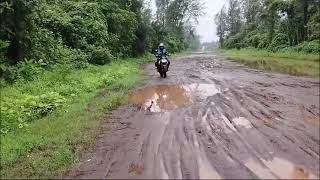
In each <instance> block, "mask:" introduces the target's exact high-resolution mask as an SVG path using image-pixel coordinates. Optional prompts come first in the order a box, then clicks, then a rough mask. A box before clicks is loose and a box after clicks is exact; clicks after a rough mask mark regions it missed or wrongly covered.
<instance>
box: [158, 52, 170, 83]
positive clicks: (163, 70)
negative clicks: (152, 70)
mask: <svg viewBox="0 0 320 180" xmlns="http://www.w3.org/2000/svg"><path fill="white" fill-rule="evenodd" d="M158 63H159V64H158V72H159V73H160V76H161V77H162V78H166V77H167V72H168V64H169V62H168V59H167V57H165V56H162V57H161V58H160V59H159V61H158Z"/></svg>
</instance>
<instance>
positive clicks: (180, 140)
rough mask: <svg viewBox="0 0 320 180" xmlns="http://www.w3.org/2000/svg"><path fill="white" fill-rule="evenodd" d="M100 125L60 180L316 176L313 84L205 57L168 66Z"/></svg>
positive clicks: (316, 112)
mask: <svg viewBox="0 0 320 180" xmlns="http://www.w3.org/2000/svg"><path fill="white" fill-rule="evenodd" d="M171 64H172V65H171V66H170V67H171V70H170V71H169V72H168V78H167V79H161V78H160V77H159V76H158V74H157V73H156V71H155V68H154V67H153V65H152V64H149V65H146V66H144V70H145V72H146V74H147V76H148V77H149V81H148V83H147V85H146V86H145V87H141V88H139V89H138V90H137V91H135V92H133V93H132V94H131V95H130V98H129V99H130V102H131V104H130V105H128V106H126V107H122V108H120V109H118V110H117V111H115V112H114V114H113V116H112V118H111V120H110V119H109V120H106V122H105V123H104V124H103V127H102V128H103V133H102V134H101V135H100V136H99V137H98V140H97V145H96V148H95V150H94V152H91V153H88V154H86V155H85V157H83V162H82V163H81V164H80V165H79V166H78V167H76V168H75V169H74V170H72V171H71V172H70V173H69V174H68V176H66V177H67V178H70V177H71V178H110V179H111V178H122V179H124V178H157V179H159V178H161V179H162V178H171V179H172V178H180V179H181V178H195V179H198V178H205V179H209V178H210V179H213V178H246V179H248V178H263V179H266V178H268V179H272V178H275V179H277V178H281V179H288V178H289V179H292V178H296V179H303V178H309V179H314V178H319V154H320V152H319V151H320V150H319V148H320V142H319V116H320V112H319V80H318V79H310V78H302V77H293V76H288V75H281V74H276V73H265V72H262V71H258V70H253V69H249V68H246V67H244V66H242V65H239V64H237V63H234V62H230V61H226V60H223V59H222V58H220V57H217V56H214V55H205V54H200V55H190V56H187V57H181V58H179V59H177V60H174V61H172V63H171Z"/></svg>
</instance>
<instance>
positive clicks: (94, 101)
mask: <svg viewBox="0 0 320 180" xmlns="http://www.w3.org/2000/svg"><path fill="white" fill-rule="evenodd" d="M150 58H151V57H145V58H141V59H127V60H121V61H120V60H119V61H114V62H111V63H110V64H109V65H105V66H89V67H88V68H86V69H82V70H73V71H69V70H66V69H64V70H60V69H59V70H57V71H54V72H45V73H44V74H42V75H41V76H39V78H38V79H37V80H34V81H32V82H23V81H22V82H17V83H15V84H14V85H12V86H7V87H4V88H3V89H2V90H1V93H2V97H1V98H2V103H1V118H2V121H1V126H2V130H3V129H6V132H2V135H1V177H2V178H9V177H11V178H12V177H33V178H36V177H38V178H40V177H55V176H57V175H58V173H61V172H63V171H65V170H66V169H67V168H68V167H69V166H70V165H72V164H73V163H75V162H77V160H78V157H79V154H80V152H83V151H84V150H87V149H88V148H90V146H91V145H92V143H93V142H94V138H95V135H97V133H99V124H100V123H101V120H103V118H104V117H105V115H106V114H108V113H110V111H111V110H113V109H114V108H116V107H118V106H119V105H121V104H123V103H125V102H126V100H127V96H128V92H129V90H130V89H132V88H133V87H135V86H136V85H138V84H139V83H141V80H142V78H143V76H142V74H141V72H140V69H139V65H140V64H141V63H143V62H146V61H147V60H148V59H149V60H150ZM144 60H145V61H144Z"/></svg>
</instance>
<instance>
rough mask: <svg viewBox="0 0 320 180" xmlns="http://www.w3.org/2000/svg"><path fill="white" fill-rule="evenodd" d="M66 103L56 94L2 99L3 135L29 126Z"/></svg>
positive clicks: (25, 95)
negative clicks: (29, 123)
mask: <svg viewBox="0 0 320 180" xmlns="http://www.w3.org/2000/svg"><path fill="white" fill-rule="evenodd" d="M65 102H66V99H65V98H64V97H63V96H61V95H59V94H58V93H55V92H50V93H45V94H41V95H29V94H23V95H22V96H19V97H14V96H12V97H3V99H1V133H7V132H8V131H12V130H15V129H21V128H23V127H25V126H27V123H28V122H31V121H32V120H34V119H37V118H39V117H42V116H45V115H46V114H48V113H50V112H52V111H53V110H55V109H56V108H57V107H59V106H61V105H62V104H64V103H65Z"/></svg>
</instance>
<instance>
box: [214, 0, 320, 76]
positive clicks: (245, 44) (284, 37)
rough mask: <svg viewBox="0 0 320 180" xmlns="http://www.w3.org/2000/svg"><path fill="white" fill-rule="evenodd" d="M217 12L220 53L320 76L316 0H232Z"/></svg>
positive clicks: (263, 65) (266, 66) (319, 12)
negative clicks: (226, 6)
mask: <svg viewBox="0 0 320 180" xmlns="http://www.w3.org/2000/svg"><path fill="white" fill-rule="evenodd" d="M228 3H229V4H228V9H226V8H225V7H223V8H222V9H221V11H220V12H219V13H218V14H217V15H216V17H215V21H216V24H217V35H218V36H219V45H220V48H221V49H223V50H222V51H221V52H222V53H223V54H224V55H225V56H227V57H229V58H232V59H235V60H240V62H243V63H245V64H247V65H249V66H250V67H254V68H258V69H263V70H270V71H276V72H282V73H288V74H291V75H298V76H299V75H309V76H319V63H320V60H319V56H320V8H319V1H317V0H290V1H287V0H266V1H265V0H243V1H240V0H229V1H228Z"/></svg>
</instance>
